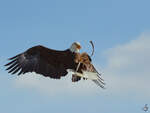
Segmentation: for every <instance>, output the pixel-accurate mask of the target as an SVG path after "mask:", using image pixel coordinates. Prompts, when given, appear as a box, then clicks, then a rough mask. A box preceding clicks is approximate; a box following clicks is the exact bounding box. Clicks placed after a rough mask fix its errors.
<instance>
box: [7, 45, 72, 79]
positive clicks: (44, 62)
mask: <svg viewBox="0 0 150 113" xmlns="http://www.w3.org/2000/svg"><path fill="white" fill-rule="evenodd" d="M73 57H74V55H73V53H71V52H70V51H69V50H65V51H56V50H52V49H48V48H46V47H43V46H35V47H32V48H30V49H28V50H27V51H26V52H24V53H22V54H19V55H16V56H15V57H12V58H9V60H11V61H10V62H9V63H8V64H6V65H5V66H8V68H7V69H6V70H8V71H9V73H12V74H15V73H17V72H18V75H20V74H25V73H27V72H36V73H38V74H42V75H44V76H48V77H51V78H56V79H59V78H60V77H61V76H65V75H66V74H67V71H66V69H68V68H70V69H75V62H74V60H73Z"/></svg>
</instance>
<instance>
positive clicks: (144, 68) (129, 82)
mask: <svg viewBox="0 0 150 113" xmlns="http://www.w3.org/2000/svg"><path fill="white" fill-rule="evenodd" d="M105 55H106V56H107V59H108V60H107V66H106V67H105V70H104V73H105V76H106V80H107V82H108V85H109V89H110V90H111V91H112V92H116V93H118V94H133V95H134V94H135V96H146V97H147V96H148V97H150V90H149V86H150V69H149V68H150V34H148V33H143V34H142V35H140V36H139V37H138V38H137V39H136V40H132V41H130V42H129V43H126V44H123V45H118V46H116V47H114V48H111V49H109V50H108V51H106V53H105Z"/></svg>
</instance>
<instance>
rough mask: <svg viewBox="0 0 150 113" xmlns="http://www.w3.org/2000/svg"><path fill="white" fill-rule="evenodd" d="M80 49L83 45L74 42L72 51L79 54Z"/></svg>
mask: <svg viewBox="0 0 150 113" xmlns="http://www.w3.org/2000/svg"><path fill="white" fill-rule="evenodd" d="M80 49H81V45H80V43H79V42H74V43H73V44H72V45H71V47H70V51H71V52H74V53H79V51H80Z"/></svg>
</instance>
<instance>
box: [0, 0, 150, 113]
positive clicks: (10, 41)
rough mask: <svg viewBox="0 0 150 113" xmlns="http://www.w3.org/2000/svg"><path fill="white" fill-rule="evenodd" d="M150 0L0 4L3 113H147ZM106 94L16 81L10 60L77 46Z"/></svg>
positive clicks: (65, 84) (35, 78)
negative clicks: (34, 49) (89, 58)
mask: <svg viewBox="0 0 150 113" xmlns="http://www.w3.org/2000/svg"><path fill="white" fill-rule="evenodd" d="M149 4H150V1H149V0H124V1H123V0H105V1H104V0H74V1H72V0H55V1H51V0H41V1H40V0H24V1H23V0H13V1H11V0H5V1H0V38H1V42H0V51H1V55H0V65H1V71H0V89H1V93H0V112H1V113H12V112H13V113H42V112H44V113H49V112H52V113H76V112H78V113H83V112H86V113H100V112H101V113H127V112H128V113H142V112H143V111H142V110H141V108H142V107H143V106H144V104H145V103H147V104H149V105H150V96H149V95H150V91H149V87H148V86H150V82H149V81H150V77H149V73H150V71H149V67H150V60H149V57H150V52H149V50H150V45H149V43H150V23H149V20H150V15H149V11H150V7H149ZM90 40H92V41H93V42H94V44H95V54H94V56H93V64H95V66H96V68H97V69H98V70H99V71H102V73H103V78H104V79H105V80H106V83H107V89H106V90H102V89H100V88H98V87H97V86H96V85H95V84H94V83H92V82H91V81H80V82H78V83H75V84H73V83H71V80H70V79H71V78H70V77H69V75H68V77H65V78H63V79H62V80H59V81H57V80H51V79H48V78H44V77H42V76H40V75H36V74H35V73H33V74H31V73H29V74H26V75H24V76H19V77H16V76H15V75H13V76H12V75H10V74H8V73H7V72H6V71H5V68H4V66H3V65H4V64H5V63H7V58H9V57H11V56H14V55H16V54H18V53H20V52H23V51H25V50H26V49H27V48H29V47H31V46H35V45H39V44H40V45H44V46H47V47H49V48H53V49H59V50H63V49H66V48H68V47H69V46H70V45H71V43H72V42H74V41H78V42H80V43H81V45H82V51H86V52H88V53H90V52H91V45H90V44H89V41H90Z"/></svg>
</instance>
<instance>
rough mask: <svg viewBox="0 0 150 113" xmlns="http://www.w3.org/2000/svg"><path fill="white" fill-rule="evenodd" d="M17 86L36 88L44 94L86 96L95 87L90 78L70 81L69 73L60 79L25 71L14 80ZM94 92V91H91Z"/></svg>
mask: <svg viewBox="0 0 150 113" xmlns="http://www.w3.org/2000/svg"><path fill="white" fill-rule="evenodd" d="M15 84H16V87H17V88H31V89H36V90H37V91H39V92H40V93H42V94H44V95H50V96H56V95H57V96H58V95H68V96H69V95H72V96H81V95H82V96H88V95H90V94H92V92H93V90H95V88H97V86H96V84H94V83H93V82H92V81H90V80H81V81H79V82H76V83H72V81H71V75H67V76H66V77H62V78H61V79H58V80H57V79H51V78H49V77H43V76H41V75H39V74H36V73H27V74H25V75H22V76H19V77H18V78H17V79H16V81H15ZM93 94H94V92H93Z"/></svg>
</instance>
